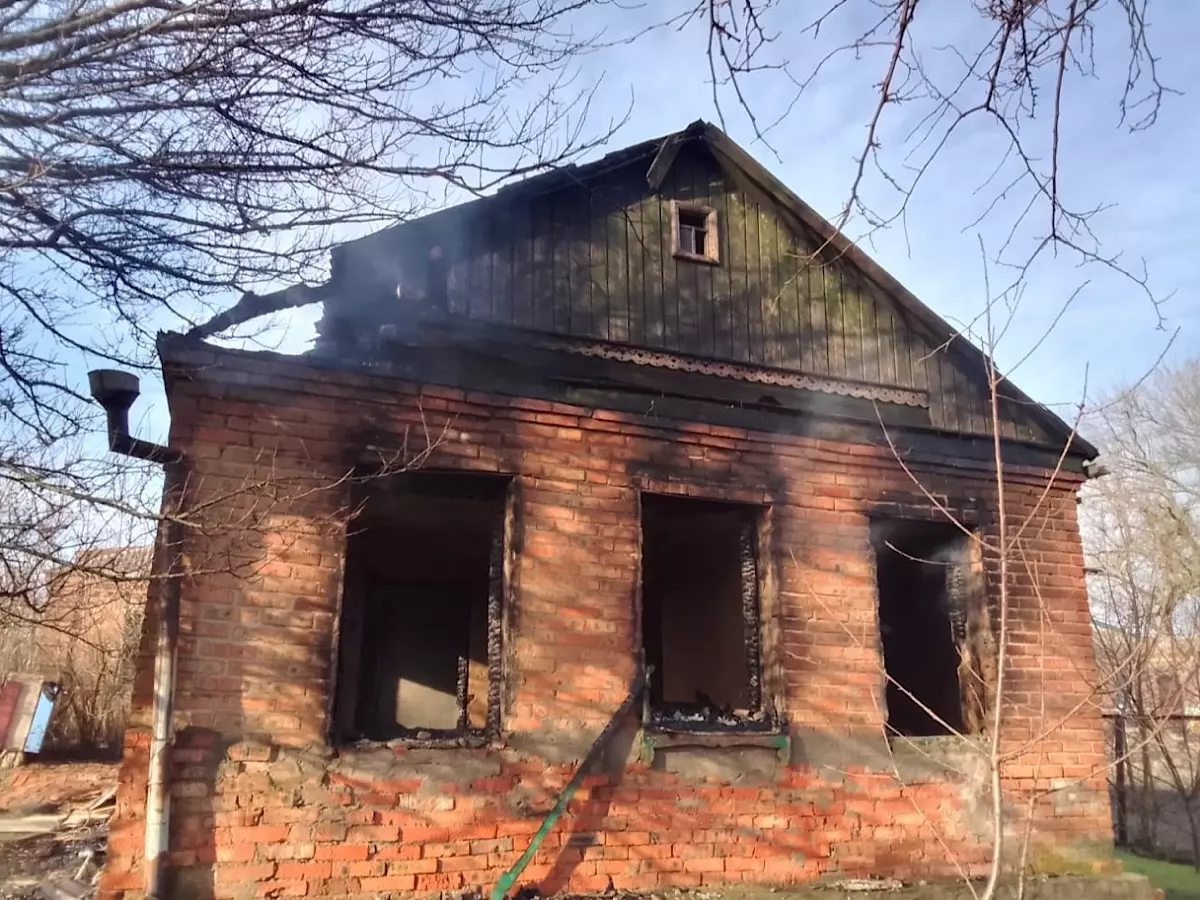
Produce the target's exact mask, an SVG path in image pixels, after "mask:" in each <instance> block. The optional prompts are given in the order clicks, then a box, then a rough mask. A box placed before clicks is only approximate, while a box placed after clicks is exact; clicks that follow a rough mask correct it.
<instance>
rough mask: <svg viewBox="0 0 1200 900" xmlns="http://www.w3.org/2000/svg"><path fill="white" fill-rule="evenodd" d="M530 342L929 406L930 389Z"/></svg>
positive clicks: (596, 345) (593, 345)
mask: <svg viewBox="0 0 1200 900" xmlns="http://www.w3.org/2000/svg"><path fill="white" fill-rule="evenodd" d="M531 343H532V344H533V345H534V346H536V347H539V348H543V349H546V350H561V351H565V352H567V353H575V354H578V355H580V356H592V357H597V358H600V359H611V360H616V361H619V362H629V363H635V364H637V365H641V366H648V367H650V368H655V369H672V370H675V371H677V372H694V373H696V374H700V375H716V376H719V377H722V378H734V379H737V380H738V381H749V382H755V383H758V384H768V385H774V386H776V387H788V388H796V389H798V390H805V391H818V392H820V393H823V394H838V395H841V396H845V397H859V398H862V399H864V400H875V401H878V402H880V403H898V404H900V405H902V406H913V407H920V408H927V407H928V406H929V394H928V392H927V391H922V390H915V389H913V388H905V387H900V386H898V385H889V384H875V383H872V382H863V381H847V380H842V379H838V378H828V377H821V376H817V375H807V374H805V373H803V372H790V371H787V370H784V369H771V368H765V367H761V366H753V365H744V364H742V363H734V362H721V361H718V360H705V359H695V358H692V357H688V356H683V355H681V354H677V353H671V352H669V351H662V350H651V349H648V348H643V347H629V346H622V345H617V344H606V343H601V342H598V341H596V342H592V341H578V340H570V339H563V338H557V339H556V338H539V339H533V340H532V341H531Z"/></svg>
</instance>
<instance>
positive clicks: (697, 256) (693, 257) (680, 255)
mask: <svg viewBox="0 0 1200 900" xmlns="http://www.w3.org/2000/svg"><path fill="white" fill-rule="evenodd" d="M673 255H674V257H675V258H676V259H683V260H687V261H688V262H695V263H704V264H705V265H709V266H719V265H720V264H721V261H720V260H719V259H713V258H712V257H711V256H705V255H703V254H702V253H688V252H687V251H686V250H676V251H675V253H674V254H673Z"/></svg>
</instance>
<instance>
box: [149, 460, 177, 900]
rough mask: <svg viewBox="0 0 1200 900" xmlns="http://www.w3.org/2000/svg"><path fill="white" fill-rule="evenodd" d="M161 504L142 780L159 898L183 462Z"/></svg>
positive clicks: (166, 838) (168, 469) (167, 818)
mask: <svg viewBox="0 0 1200 900" xmlns="http://www.w3.org/2000/svg"><path fill="white" fill-rule="evenodd" d="M164 470H165V476H166V486H165V488H164V491H163V497H164V503H163V507H164V510H165V511H166V513H167V515H168V519H167V522H166V528H165V532H166V547H165V548H164V549H165V552H166V554H167V565H166V578H165V581H164V582H163V583H162V587H161V590H160V592H159V608H158V629H157V632H158V633H157V639H156V641H155V650H154V706H153V712H152V724H151V730H150V762H149V766H148V772H147V779H146V782H147V783H146V844H145V891H146V896H147V897H149V898H162V897H163V896H164V892H163V886H164V882H165V876H166V860H167V852H168V850H169V849H170V827H171V806H170V802H169V798H170V763H171V753H170V750H171V737H172V734H171V732H172V725H171V723H172V718H173V716H174V711H175V672H176V663H177V659H178V654H179V594H180V586H181V585H180V578H181V576H182V573H183V565H182V562H183V526H182V525H181V524H180V522H179V517H178V515H177V513H178V508H179V501H180V499H181V494H182V491H183V480H184V478H183V466H182V464H180V463H178V462H174V463H168V464H167V465H166V466H164Z"/></svg>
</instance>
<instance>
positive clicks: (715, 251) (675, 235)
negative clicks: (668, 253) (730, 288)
mask: <svg viewBox="0 0 1200 900" xmlns="http://www.w3.org/2000/svg"><path fill="white" fill-rule="evenodd" d="M685 215H693V216H703V217H704V252H703V253H696V252H695V251H694V250H692V249H689V248H687V247H684V246H683V245H682V244H681V243H680V236H681V232H682V228H681V225H680V218H681V216H685ZM718 227H719V225H718V222H717V210H716V208H715V207H712V206H704V205H702V204H698V203H683V202H680V201H678V200H672V201H671V249H672V252H673V253H674V255H675V258H676V259H686V260H690V261H691V262H700V263H707V264H708V265H711V266H716V265H720V263H721V251H720V247H721V237H720V233H719V231H718Z"/></svg>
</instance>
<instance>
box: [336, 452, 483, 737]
mask: <svg viewBox="0 0 1200 900" xmlns="http://www.w3.org/2000/svg"><path fill="white" fill-rule="evenodd" d="M377 485H378V486H372V490H371V491H370V493H369V494H368V496H367V497H366V500H365V502H364V505H363V508H362V512H361V514H360V515H359V516H358V517H357V518H356V519H355V520H354V522H353V523H351V535H350V537H349V539H348V541H347V551H346V567H345V584H344V588H343V598H342V610H343V611H342V621H341V627H340V644H339V656H338V669H339V672H338V694H337V707H336V709H335V720H336V725H337V736H338V737H339V738H340V739H342V740H359V739H367V740H376V741H386V740H392V739H397V738H410V739H437V738H447V737H456V736H465V735H471V734H480V735H482V734H484V733H487V732H490V731H494V730H495V728H496V726H497V725H498V723H499V709H498V703H499V665H500V661H499V650H500V648H499V636H500V619H499V617H500V606H501V602H500V601H501V592H502V590H503V586H502V582H503V576H502V566H503V546H504V508H505V484H504V482H503V481H502V480H500V479H496V478H488V477H483V476H460V475H441V474H430V473H418V474H410V475H402V476H396V477H394V478H388V479H380V481H379V482H378V483H377Z"/></svg>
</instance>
